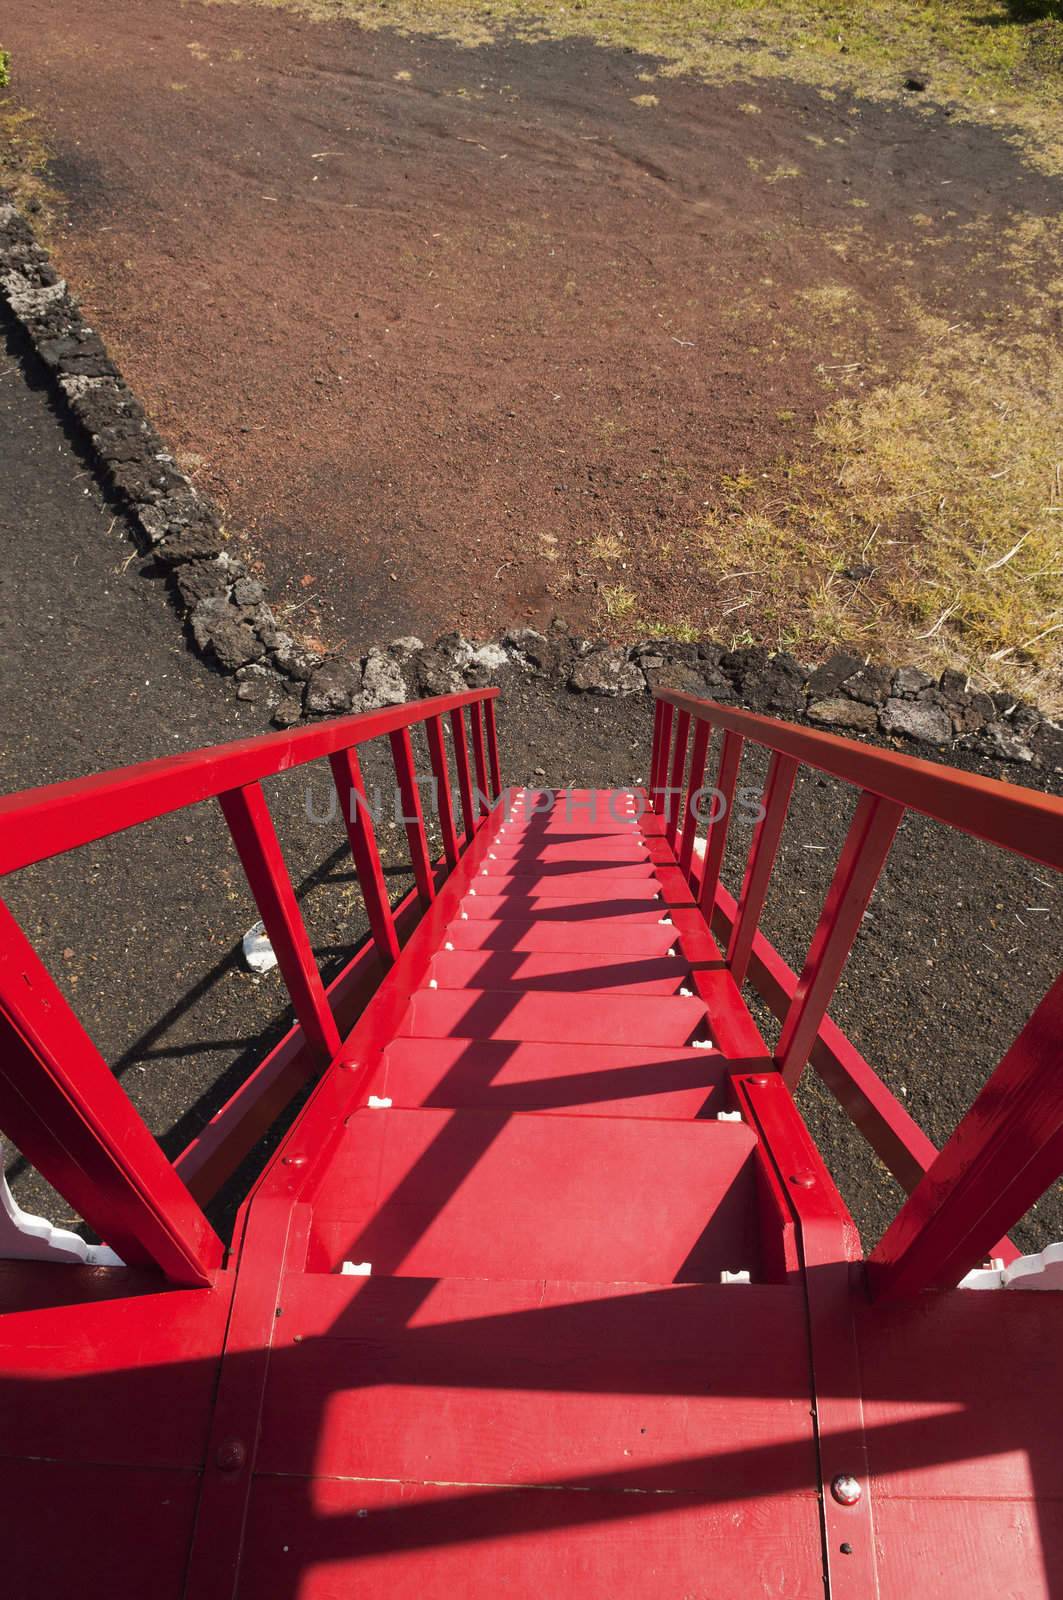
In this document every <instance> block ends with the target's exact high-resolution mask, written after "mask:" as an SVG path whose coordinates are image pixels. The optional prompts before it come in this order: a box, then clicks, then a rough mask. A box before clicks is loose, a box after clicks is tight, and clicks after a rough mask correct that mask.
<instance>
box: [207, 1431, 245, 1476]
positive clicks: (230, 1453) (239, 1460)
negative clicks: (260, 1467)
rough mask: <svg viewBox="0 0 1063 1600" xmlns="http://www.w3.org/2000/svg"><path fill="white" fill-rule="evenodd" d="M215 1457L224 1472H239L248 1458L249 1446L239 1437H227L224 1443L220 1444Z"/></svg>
mask: <svg viewBox="0 0 1063 1600" xmlns="http://www.w3.org/2000/svg"><path fill="white" fill-rule="evenodd" d="M214 1459H215V1460H216V1461H217V1463H218V1466H219V1468H220V1469H221V1471H222V1472H239V1470H240V1468H241V1467H242V1466H243V1465H244V1462H245V1461H246V1460H247V1446H246V1445H244V1444H242V1443H241V1441H240V1440H239V1439H226V1441H225V1443H224V1444H222V1445H219V1446H218V1454H217V1455H216V1456H215V1458H214Z"/></svg>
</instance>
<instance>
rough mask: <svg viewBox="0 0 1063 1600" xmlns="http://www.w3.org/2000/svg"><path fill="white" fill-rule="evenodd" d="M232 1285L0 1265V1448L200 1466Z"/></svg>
mask: <svg viewBox="0 0 1063 1600" xmlns="http://www.w3.org/2000/svg"><path fill="white" fill-rule="evenodd" d="M230 1287H231V1283H230V1280H229V1279H228V1277H227V1276H223V1278H222V1287H221V1288H220V1289H216V1290H209V1289H167V1288H165V1287H164V1286H163V1285H162V1284H161V1280H160V1279H159V1278H158V1277H157V1276H156V1275H154V1274H152V1273H133V1272H127V1271H124V1270H121V1269H107V1270H105V1271H103V1270H94V1269H92V1268H89V1267H76V1266H69V1265H57V1264H53V1263H50V1262H4V1263H0V1415H2V1416H3V1426H2V1432H0V1452H2V1453H3V1455H5V1456H8V1457H23V1458H25V1457H42V1456H47V1457H53V1458H55V1459H57V1460H63V1461H66V1462H84V1463H94V1462H96V1463H99V1462H104V1463H111V1464H116V1463H125V1464H129V1465H139V1466H141V1467H164V1466H165V1467H198V1466H199V1465H200V1464H201V1463H202V1460H203V1451H204V1448H205V1444H206V1438H207V1433H208V1429H209V1426H210V1410H211V1404H212V1402H213V1398H214V1386H215V1381H216V1375H217V1363H218V1357H219V1354H220V1351H221V1344H222V1339H223V1337H224V1332H225V1320H226V1316H227V1314H228V1306H229V1298H230V1297H229V1289H230Z"/></svg>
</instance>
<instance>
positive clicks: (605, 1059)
mask: <svg viewBox="0 0 1063 1600" xmlns="http://www.w3.org/2000/svg"><path fill="white" fill-rule="evenodd" d="M725 1078H726V1064H725V1062H724V1060H723V1058H722V1057H721V1056H718V1055H717V1054H715V1052H713V1051H711V1050H646V1049H641V1050H636V1049H633V1048H631V1047H630V1046H626V1045H590V1044H580V1045H575V1044H573V1045H565V1046H564V1048H562V1049H559V1048H558V1047H557V1046H556V1045H550V1044H512V1043H509V1042H504V1041H487V1040H485V1041H475V1042H473V1041H470V1040H467V1039H439V1040H436V1041H434V1043H433V1045H432V1048H431V1049H430V1050H426V1049H425V1046H424V1043H423V1041H422V1040H420V1039H396V1040H395V1042H394V1043H393V1044H390V1045H389V1046H388V1048H387V1049H386V1050H385V1052H384V1063H383V1072H382V1075H381V1077H380V1080H379V1087H378V1089H377V1090H376V1092H377V1093H378V1094H381V1095H387V1096H389V1097H390V1098H391V1099H392V1100H393V1101H394V1103H395V1105H397V1106H417V1105H435V1106H483V1107H488V1108H492V1109H495V1108H500V1109H505V1110H512V1111H558V1112H564V1111H569V1112H576V1111H586V1112H590V1113H592V1114H593V1115H595V1116H614V1117H679V1118H687V1119H689V1118H692V1117H696V1116H698V1115H699V1113H700V1114H707V1115H712V1114H713V1113H714V1112H715V1111H717V1110H719V1111H729V1110H731V1104H730V1100H729V1098H728V1096H727V1094H726V1092H725V1091H724V1090H723V1085H724V1081H725Z"/></svg>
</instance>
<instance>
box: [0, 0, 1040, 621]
mask: <svg viewBox="0 0 1063 1600" xmlns="http://www.w3.org/2000/svg"><path fill="white" fill-rule="evenodd" d="M4 30H5V37H4V43H5V45H6V46H7V47H8V48H9V49H10V50H11V52H12V56H13V60H14V63H15V73H16V77H15V84H16V88H17V90H18V93H19V95H20V96H21V98H22V99H23V101H24V102H25V103H26V104H28V105H30V106H32V107H33V108H34V109H35V110H36V111H37V112H38V113H39V116H40V118H41V123H42V131H43V132H44V134H45V137H46V139H47V140H48V142H49V144H50V147H51V148H52V150H53V151H54V153H55V161H54V166H53V171H52V177H53V181H54V182H55V184H56V185H57V186H58V188H59V189H60V191H61V192H62V193H63V195H64V196H65V198H66V202H67V206H66V211H65V214H64V216H63V219H62V221H61V223H60V225H59V226H58V227H57V230H56V234H55V237H54V239H53V243H54V245H55V248H56V251H57V254H58V257H59V260H60V263H61V265H62V267H63V268H64V270H65V271H66V272H67V273H68V275H69V277H70V279H71V281H72V283H73V284H74V286H75V288H76V289H77V291H78V292H79V293H80V295H81V296H82V298H83V300H84V302H85V303H86V306H87V307H88V309H89V311H90V312H91V315H92V317H93V318H94V319H95V320H96V321H97V323H98V325H99V327H100V329H101V331H102V332H103V333H104V335H105V337H106V339H107V340H108V342H109V344H110V345H111V347H112V349H113V350H114V352H115V354H116V356H117V357H118V359H119V360H120V362H121V363H122V366H123V368H124V370H125V372H126V374H127V376H128V378H129V379H130V381H131V383H132V384H133V386H134V387H135V388H136V389H137V390H138V391H139V393H140V394H141V396H142V398H143V399H144V401H145V402H146V404H147V406H148V408H149V411H151V412H152V414H153V415H154V417H155V419H156V420H157V422H158V423H159V424H160V425H161V427H162V429H163V431H164V433H166V434H167V435H168V437H169V438H170V439H171V440H172V441H173V442H174V443H175V445H176V446H177V448H178V450H179V453H180V454H181V456H182V458H183V459H184V460H185V462H186V463H188V462H191V463H192V464H193V465H194V466H195V467H196V476H197V481H198V482H199V483H200V484H201V485H203V486H205V487H207V488H208V489H210V490H211V491H213V492H214V493H215V494H216V495H217V496H218V498H219V499H220V501H221V503H222V504H223V505H224V506H225V508H226V509H227V511H228V513H229V515H230V517H231V520H232V523H233V526H234V528H235V529H236V530H237V531H238V532H239V534H240V536H246V537H247V539H248V541H249V542H250V544H251V545H252V547H253V551H252V553H253V555H254V556H255V557H256V558H257V559H259V560H260V561H261V562H262V563H263V565H264V568H265V571H266V574H267V576H268V579H269V582H270V585H271V589H272V592H273V594H274V595H275V596H277V597H278V598H280V597H282V596H286V597H287V599H288V601H289V602H290V603H291V604H292V605H298V606H299V607H300V608H305V609H302V615H299V613H296V614H295V615H294V616H293V617H292V619H291V620H292V621H293V622H298V623H302V624H305V625H306V626H307V627H308V628H312V629H318V630H320V631H321V632H322V633H323V634H324V635H325V637H326V638H327V639H328V642H330V643H332V644H337V645H338V644H340V643H343V642H346V643H348V644H349V645H352V646H355V645H361V644H364V643H365V642H367V641H368V640H369V639H372V638H378V637H380V636H381V634H388V633H391V634H393V633H396V632H404V631H409V630H411V629H412V630H414V631H417V632H423V633H431V632H432V631H433V630H436V631H438V630H440V629H443V628H448V627H453V626H455V625H458V626H464V627H465V628H467V629H470V630H479V631H488V630H492V631H493V630H494V629H496V628H498V627H499V626H500V625H502V624H505V623H508V622H512V621H514V620H523V619H525V618H527V619H541V618H544V617H547V616H549V615H550V614H551V613H552V612H555V611H560V612H562V613H563V614H565V615H566V616H568V617H569V618H571V619H572V620H573V621H575V622H577V623H581V624H583V625H585V626H587V627H597V628H601V627H603V626H606V627H608V618H607V606H606V603H605V600H604V599H603V591H605V590H608V589H609V587H610V586H614V585H624V586H627V585H630V584H631V583H632V573H633V571H634V569H635V568H636V567H637V568H638V570H639V584H638V587H639V590H640V596H639V606H640V610H639V612H637V613H636V615H637V616H640V617H642V618H644V619H645V620H651V619H652V618H660V619H663V620H666V621H667V620H670V619H672V618H674V617H675V616H677V615H680V614H681V615H684V616H688V617H693V619H694V620H695V622H697V623H698V624H699V625H700V626H702V627H704V629H705V631H706V632H712V631H718V630H717V629H716V623H717V622H718V621H719V617H718V613H719V612H720V611H721V610H722V601H721V600H720V599H719V596H718V591H717V588H716V580H717V578H718V574H717V573H714V572H713V571H712V570H711V563H709V562H707V561H706V555H705V552H704V550H703V549H702V548H701V547H700V546H698V545H697V544H696V542H694V541H685V540H684V537H683V535H684V530H686V529H689V528H690V527H692V526H695V525H696V524H697V523H698V522H699V520H700V519H701V518H702V516H703V513H704V508H705V507H706V505H712V504H713V503H715V500H716V499H717V497H718V496H719V494H720V492H721V483H722V482H723V480H724V479H725V478H726V475H728V474H737V473H745V474H746V475H753V476H755V475H756V474H757V473H758V472H759V471H763V470H766V469H767V468H768V467H769V466H770V465H771V464H772V463H774V462H775V461H777V459H778V458H779V456H780V454H782V453H784V452H786V451H788V450H790V449H791V448H798V447H799V445H800V442H801V441H802V440H807V438H808V435H809V430H810V427H811V424H812V422H813V419H814V416H815V413H816V411H817V409H818V408H820V407H821V406H822V405H823V404H824V403H826V402H827V401H828V400H829V399H830V398H831V397H832V395H833V394H834V393H836V392H837V389H836V385H837V383H839V382H841V381H848V382H849V384H850V387H851V389H853V390H855V392H858V391H859V387H860V386H861V385H862V384H863V383H864V382H865V375H866V381H867V382H871V381H872V379H873V375H874V374H876V373H882V372H887V371H891V370H893V369H894V367H895V364H896V362H897V361H898V360H899V359H900V358H901V357H902V356H907V355H908V354H909V353H910V350H911V342H912V338H913V333H912V328H911V324H910V321H909V319H908V315H907V309H906V308H907V297H908V296H910V295H915V296H917V297H918V299H919V301H920V302H921V303H922V304H923V305H925V306H927V307H929V308H930V309H933V310H935V311H944V312H945V313H946V314H951V313H952V312H953V310H954V309H955V308H956V307H958V306H962V307H963V313H964V315H965V316H966V318H967V320H968V321H971V320H974V321H975V322H978V321H979V320H983V321H985V320H990V321H991V319H992V317H993V315H994V307H995V305H996V303H997V301H998V300H999V299H1000V298H1001V296H1002V295H1003V294H1004V292H1005V291H1006V289H1007V283H1006V279H1005V277H1004V275H1003V273H1001V275H1000V276H999V277H998V278H996V279H994V277H993V275H992V274H991V273H990V274H987V273H986V272H985V270H984V268H983V267H981V266H980V267H979V268H978V272H977V276H976V275H975V274H974V272H973V271H972V268H971V266H970V261H971V256H970V245H969V243H968V238H969V234H968V230H969V229H970V228H977V227H984V226H985V223H986V220H987V219H989V218H992V219H993V220H994V222H995V223H997V224H998V225H1000V226H1004V225H1005V224H1006V223H1007V222H1008V221H1009V220H1011V219H1013V218H1015V217H1017V216H1019V215H1021V214H1023V213H1027V214H1028V213H1031V212H1033V213H1037V212H1042V213H1043V212H1045V211H1048V210H1051V209H1052V207H1053V204H1054V201H1053V196H1052V189H1051V187H1050V184H1049V181H1048V180H1046V179H1043V178H1040V177H1038V176H1036V175H1035V174H1033V173H1032V172H1030V171H1028V170H1026V169H1024V168H1023V167H1022V166H1021V165H1020V163H1019V161H1018V158H1017V156H1016V155H1015V154H1014V152H1012V151H1010V150H1009V149H1008V147H1007V146H1006V145H1005V144H1003V143H1002V142H1001V141H999V140H998V139H997V138H996V137H995V135H994V134H992V133H991V132H985V131H982V130H978V129H976V128H972V127H960V126H954V125H953V124H951V123H950V122H949V121H947V120H946V119H945V118H944V117H943V116H937V117H921V116H916V115H914V114H913V113H912V112H911V111H910V110H909V109H906V108H905V107H904V106H903V105H901V104H897V105H894V106H888V105H870V104H865V105H856V104H853V103H851V102H850V100H849V99H848V98H847V97H845V96H842V97H840V98H838V99H836V100H831V99H827V98H824V97H822V96H821V95H819V94H818V93H817V92H815V91H812V90H808V89H803V88H801V87H799V86H796V85H787V84H785V83H774V84H772V85H766V84H758V85H755V86H754V85H749V84H747V85H733V86H727V87H706V86H704V85H701V84H696V83H692V82H685V81H682V80H679V79H676V80H673V81H656V82H654V83H653V85H652V88H653V93H654V94H655V95H656V97H657V100H658V104H656V105H653V106H639V105H637V104H635V103H634V102H635V99H636V97H638V96H640V95H645V94H646V92H647V85H646V83H645V82H643V81H641V80H640V78H639V73H640V72H644V71H645V70H646V68H647V67H648V66H651V65H652V63H647V62H644V61H641V60H640V59H639V58H638V57H635V56H633V55H625V54H622V53H607V52H605V51H602V50H599V49H597V48H595V47H594V46H593V45H591V44H578V43H577V44H561V45H558V44H542V45H536V46H527V45H515V44H511V45H498V46H494V47H490V48H485V49H479V50H475V51H468V50H462V49H460V48H457V47H454V46H450V45H446V44H440V43H435V42H428V41H424V40H413V41H411V40H402V39H400V38H397V37H392V36H389V35H387V34H380V33H377V34H371V33H370V34H366V33H362V32H360V31H359V30H358V29H357V28H355V27H353V26H348V25H343V24H337V25H328V26H324V25H315V24H310V23H307V22H304V21H300V20H298V19H296V18H294V17H292V16H289V15H287V14H284V13H276V12H271V11H267V10H261V9H258V8H254V7H251V8H247V9H243V8H240V7H232V6H224V7H204V6H201V5H198V4H195V3H192V4H187V5H184V6H179V5H177V4H175V3H174V0H138V4H137V5H136V6H133V7H115V6H113V5H112V4H110V3H105V0H66V3H65V4H64V5H63V6H62V8H56V7H54V6H52V5H49V4H46V3H45V0H24V3H23V4H22V5H21V6H20V7H19V8H18V9H17V11H15V10H12V11H11V13H10V14H9V15H8V17H7V18H6V19H5V23H4ZM751 107H752V109H751ZM928 219H929V223H930V226H928ZM857 229H858V230H860V231H859V234H858V235H857V236H856V243H855V247H854V230H857ZM846 241H848V242H846ZM841 250H845V254H844V255H843V254H842V253H840V252H841ZM838 289H840V290H846V291H849V294H850V296H851V297H852V299H851V302H850V303H851V304H852V305H854V306H855V307H856V312H855V314H844V313H842V312H832V311H831V310H830V309H829V304H828V309H827V310H826V311H825V310H824V309H823V306H824V304H825V302H815V301H812V302H810V301H809V300H808V299H806V298H804V296H806V295H807V294H808V292H809V291H812V293H813V295H815V293H816V292H817V291H822V290H827V291H828V292H833V291H835V290H838ZM850 363H853V364H854V365H853V366H852V367H849V364H850ZM843 367H846V368H849V370H848V372H847V373H846V380H842V379H841V378H839V377H838V376H837V374H838V371H839V369H841V368H843ZM706 566H708V567H709V570H704V568H705V567H706ZM630 620H631V619H629V621H630ZM725 631H726V630H725Z"/></svg>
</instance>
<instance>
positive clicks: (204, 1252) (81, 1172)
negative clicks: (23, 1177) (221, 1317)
mask: <svg viewBox="0 0 1063 1600" xmlns="http://www.w3.org/2000/svg"><path fill="white" fill-rule="evenodd" d="M0 1127H2V1128H3V1129H4V1131H5V1132H6V1133H7V1134H8V1135H9V1136H10V1137H11V1139H12V1140H13V1141H14V1143H15V1144H16V1145H17V1146H18V1148H19V1150H20V1151H21V1152H22V1154H23V1155H24V1156H25V1158H26V1160H27V1161H29V1162H32V1164H33V1165H34V1166H35V1167H36V1168H37V1170H38V1172H39V1173H40V1174H41V1176H42V1177H43V1178H44V1179H46V1181H47V1182H48V1183H50V1184H51V1185H52V1187H53V1188H54V1189H56V1190H58V1192H59V1193H60V1194H61V1195H63V1196H64V1198H65V1199H66V1200H67V1201H68V1202H69V1204H70V1205H71V1206H72V1207H73V1209H74V1210H75V1211H76V1212H77V1213H78V1214H79V1215H80V1216H82V1217H83V1218H84V1219H85V1221H86V1222H87V1223H88V1225H89V1226H90V1227H91V1228H93V1229H94V1230H95V1231H96V1232H97V1233H98V1234H99V1236H100V1238H101V1239H103V1240H104V1242H105V1243H106V1244H108V1245H109V1246H110V1247H111V1249H112V1250H114V1251H115V1252H116V1253H117V1254H118V1255H119V1256H120V1257H121V1258H122V1260H123V1261H124V1262H126V1263H127V1265H129V1266H141V1265H146V1264H148V1263H151V1262H154V1264H155V1265H156V1266H157V1267H159V1269H160V1270H161V1271H162V1272H163V1273H164V1274H165V1275H166V1277H167V1278H169V1279H170V1280H171V1282H173V1283H178V1284H185V1285H189V1286H192V1287H202V1286H204V1285H206V1284H208V1283H209V1282H210V1281H211V1275H212V1273H213V1272H214V1271H215V1270H216V1268H218V1267H220V1266H221V1262H222V1253H223V1252H222V1243H221V1240H220V1239H219V1238H218V1236H217V1234H216V1233H215V1232H214V1230H213V1228H212V1227H211V1226H210V1224H209V1222H208V1221H207V1219H206V1217H205V1216H204V1215H203V1213H202V1211H201V1210H200V1208H199V1206H198V1205H197V1204H196V1202H195V1201H194V1200H193V1198H192V1196H191V1195H190V1194H189V1192H188V1190H187V1188H186V1187H185V1185H184V1184H183V1183H182V1182H181V1180H180V1178H179V1177H178V1176H177V1174H176V1172H174V1170H173V1167H172V1166H171V1165H170V1163H169V1161H167V1159H166V1157H165V1156H164V1155H163V1153H162V1151H161V1150H160V1149H159V1146H158V1144H157V1142H156V1141H155V1139H154V1138H153V1137H152V1135H151V1134H150V1133H149V1131H148V1129H147V1127H146V1126H145V1124H144V1122H143V1121H142V1119H141V1118H140V1117H139V1116H138V1114H137V1112H136V1110H135V1108H134V1107H133V1105H132V1103H131V1102H130V1100H129V1097H128V1095H127V1094H126V1092H125V1090H124V1089H123V1088H122V1086H121V1084H120V1083H119V1082H118V1079H117V1078H116V1077H115V1075H114V1073H113V1072H112V1071H111V1069H110V1067H109V1066H108V1065H107V1063H106V1061H104V1059H103V1057H102V1056H101V1055H100V1053H99V1051H98V1050H97V1049H96V1046H95V1045H94V1044H93V1042H92V1040H91V1039H90V1038H89V1036H88V1034H87V1033H86V1032H85V1030H84V1028H83V1027H82V1026H81V1023H80V1022H79V1021H78V1019H77V1017H76V1016H75V1015H74V1013H73V1011H72V1010H71V1009H70V1007H69V1005H68V1004H67V1002H66V1000H65V999H64V998H63V995H62V994H61V992H60V990H59V987H58V985H57V984H56V983H55V981H54V979H53V978H52V976H51V974H50V973H49V972H48V970H47V968H46V967H45V965H44V963H43V962H42V961H41V959H40V957H39V956H38V955H37V953H36V951H35V950H34V949H33V946H32V945H31V944H30V942H29V940H28V939H27V938H26V936H25V934H24V933H23V932H22V929H21V928H20V927H19V925H18V923H17V922H16V921H15V919H14V917H13V916H12V915H11V912H10V911H9V910H8V908H7V906H6V905H4V904H3V902H2V901H0Z"/></svg>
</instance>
